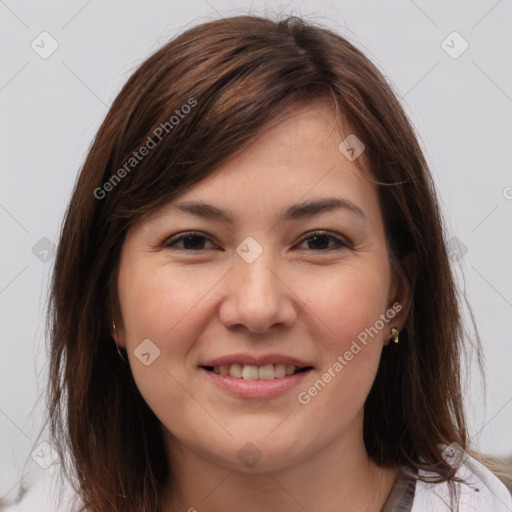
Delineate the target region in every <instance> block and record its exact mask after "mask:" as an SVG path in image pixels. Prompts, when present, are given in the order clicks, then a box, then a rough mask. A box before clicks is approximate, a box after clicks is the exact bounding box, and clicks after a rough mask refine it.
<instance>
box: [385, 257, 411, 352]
mask: <svg viewBox="0 0 512 512" xmlns="http://www.w3.org/2000/svg"><path fill="white" fill-rule="evenodd" d="M400 267H401V268H400ZM391 274H392V283H391V286H390V293H389V296H388V309H389V308H390V309H392V310H393V311H395V312H396V314H395V316H394V317H393V319H392V320H391V321H390V322H389V324H388V331H389V330H390V329H391V328H392V327H395V328H396V329H398V330H399V331H400V330H401V329H402V328H403V326H404V324H405V323H406V321H407V317H408V316H409V312H410V311H411V306H412V302H413V298H414V289H415V285H416V275H417V257H416V253H413V252H410V253H408V254H406V255H405V256H404V258H403V259H402V261H401V263H399V262H398V261H396V260H394V261H393V263H392V273H391ZM390 340H391V332H389V336H384V345H388V344H389V342H390Z"/></svg>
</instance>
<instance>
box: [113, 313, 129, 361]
mask: <svg viewBox="0 0 512 512" xmlns="http://www.w3.org/2000/svg"><path fill="white" fill-rule="evenodd" d="M112 327H113V328H114V335H115V338H114V342H115V344H116V348H117V353H118V354H119V357H120V358H121V359H122V360H123V361H124V362H125V363H127V362H128V361H127V360H126V359H125V357H124V356H123V354H121V351H120V350H119V345H118V344H117V331H116V324H115V323H114V322H112Z"/></svg>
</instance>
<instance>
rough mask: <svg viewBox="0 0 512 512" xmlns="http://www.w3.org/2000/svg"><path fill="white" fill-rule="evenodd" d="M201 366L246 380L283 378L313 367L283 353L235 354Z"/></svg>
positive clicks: (217, 372)
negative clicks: (260, 354) (261, 354)
mask: <svg viewBox="0 0 512 512" xmlns="http://www.w3.org/2000/svg"><path fill="white" fill-rule="evenodd" d="M200 367H201V368H203V369H205V370H207V371H210V372H213V373H216V374H220V375H224V376H229V377H232V378H234V379H244V380H273V379H281V378H283V377H287V376H291V375H294V374H296V373H301V372H305V371H307V370H310V369H312V368H313V366H312V365H311V364H309V363H307V362H305V361H301V360H299V359H296V358H293V357H289V356H285V355H281V354H267V355H264V356H251V355H248V354H233V355H230V356H225V357H221V358H217V359H213V360H210V361H207V362H206V363H205V364H201V365H200Z"/></svg>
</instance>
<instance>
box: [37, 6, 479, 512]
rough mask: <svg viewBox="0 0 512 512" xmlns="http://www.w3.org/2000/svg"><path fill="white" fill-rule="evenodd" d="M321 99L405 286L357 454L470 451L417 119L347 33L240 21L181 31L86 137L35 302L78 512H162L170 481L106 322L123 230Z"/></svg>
mask: <svg viewBox="0 0 512 512" xmlns="http://www.w3.org/2000/svg"><path fill="white" fill-rule="evenodd" d="M318 100H327V101H330V102H331V104H332V107H333V109H335V111H336V113H337V114H338V118H337V119H340V120H343V121H344V123H345V124H344V127H345V128H346V127H348V128H349V129H350V133H353V134H355V135H356V136H357V137H358V138H359V139H360V140H361V141H363V142H364V145H365V151H364V153H363V155H362V157H363V158H358V159H357V160H356V164H358V166H359V167H360V169H361V172H362V174H363V175H364V176H365V177H366V179H369V180H371V181H372V182H374V183H376V184H377V185H378V193H379V201H380V206H381V212H382V216H383V219H384V223H385V230H386V235H387V239H388V242H389V247H390V260H391V261H390V263H391V268H392V272H393V276H394V277H395V278H396V279H398V281H399V283H401V286H407V287H409V289H410V291H411V294H412V301H411V307H410V312H409V315H408V318H407V321H406V323H405V325H404V326H403V329H402V331H401V332H400V344H399V345H395V344H393V343H392V344H390V346H389V347H387V348H386V349H385V350H384V351H383V353H382V357H381V361H380V366H379V369H378V373H377V376H376V378H375V382H374V385H373V387H372V389H371V391H370V393H369V395H368V397H367V400H366V402H365V406H364V441H365V445H366V449H367V452H368V454H369V456H370V457H371V458H372V459H373V460H374V461H375V462H376V463H377V464H380V465H402V466H408V467H410V468H413V469H414V470H415V471H417V470H419V469H423V470H426V471H431V472H434V473H435V474H436V475H437V476H436V477H435V478H434V479H433V480H434V481H450V482H451V481H452V480H453V478H454V468H453V467H451V466H450V465H449V464H448V463H447V462H446V461H445V460H444V458H443V456H442V449H441V448H440V445H441V444H447V445H449V444H451V443H453V442H456V443H458V445H460V446H461V448H462V449H467V448H468V446H467V445H468V434H467V427H466V422H465V414H464V407H463V400H462V391H461V389H462V387H461V367H460V365H461V359H460V356H461V353H462V349H463V346H464V338H465V334H466V328H465V327H464V324H463V322H462V319H461V317H462V315H461V309H460V308H461V305H460V303H461V301H460V297H459V296H458V292H457V286H456V283H455V279H454V275H453V269H452V268H451V264H450V259H449V257H448V251H447V234H446V228H445V227H444V220H443V218H442V213H441V210H440V205H439V202H438V198H437V197H436V192H435V187H434V183H433V179H432V176H431V173H430V171H429V169H428V165H427V163H426V160H425V157H424V155H423V153H422V150H421V148H420V145H419V143H418V139H417V137H416V135H415V132H414V129H413V127H412V126H411V124H410V122H409V120H408V118H407V116H406V114H405V112H404V110H403V108H402V106H401V105H400V102H399V100H398V98H397V95H396V93H394V92H393V88H392V86H391V85H390V83H388V81H387V80H386V79H385V78H384V76H383V75H382V74H381V72H380V71H379V70H378V69H377V68H376V66H375V65H374V64H372V62H371V61H370V60H369V59H368V58H367V57H366V56H365V55H364V54H363V53H362V51H360V50H359V49H357V48H356V47H355V46H354V45H353V44H351V43H350V42H349V41H347V40H346V39H345V38H343V37H342V36H340V35H339V34H337V33H335V32H333V31H331V30H329V29H327V28H325V27H322V26H320V25H318V24H315V23H312V22H307V21H305V20H304V19H302V18H298V17H288V18H283V19H281V20H278V19H276V20H271V19H268V18H264V17H259V16H250V15H245V16H235V17H231V18H223V19H218V20H214V21H208V22H205V23H203V24H200V25H198V26H195V27H192V28H190V29H188V30H187V31H185V32H184V33H182V34H180V35H179V36H177V37H175V38H174V39H172V40H171V41H170V42H168V43H167V44H166V45H165V46H163V47H162V48H161V49H159V50H158V51H156V53H154V54H153V55H151V56H150V57H149V58H148V59H147V60H145V61H144V62H143V63H142V65H140V67H138V69H137V70H136V71H135V72H134V73H133V75H132V76H131V77H130V78H129V80H128V81H127V83H126V84H125V85H124V87H123V88H122V90H121V92H120V93H119V94H118V96H117V97H116V99H115V100H114V102H113V104H112V106H111V107H110V110H109V112H108V114H107V116H106V118H105V120H104V122H103V123H102V125H101V127H100V129H99V131H98V133H97V135H96V137H95V139H94V141H93V143H92V145H91V147H90V150H89V152H88V155H87V157H86V159H85V162H84V164H83V167H82V169H81V172H80V174H79V176H78V179H77V181H76V184H75V188H74V191H73V194H72V197H71V200H70V202H69V205H68V208H67V211H66V214H65V218H64V221H63V224H62V230H61V236H60V242H59V245H58V251H57V255H56V259H55V261H54V269H53V278H52V284H51V296H50V302H49V305H48V308H49V309H48V323H47V329H48V338H49V343H50V344H49V361H50V370H49V387H48V419H47V421H48V423H49V425H50V432H51V439H52V441H51V442H52V444H53V446H54V447H55V448H56V449H57V451H58V452H59V453H60V457H61V463H62V466H63V468H64V471H65V473H66V476H67V477H68V478H69V480H70V482H71V483H72V485H73V486H74V489H75V491H76V492H77V494H78V495H79V496H80V498H81V500H82V502H83V508H82V509H81V510H88V511H89V512H107V511H120V510H122V511H123V512H132V511H133V512H141V511H142V512H150V511H151V512H154V511H156V510H160V505H159V502H158V496H159V491H160V489H161V488H162V486H163V485H164V482H166V481H168V479H172V472H171V467H172V461H168V460H167V459H166V456H165V455H164V454H165V453H166V450H165V446H164V440H163V435H162V429H161V424H160V422H159V420H158V418H157V417H156V416H155V415H154V413H153V412H152V411H151V410H150V408H149V407H148V405H147V404H146V402H145V401H144V399H143V398H142V396H141V394H140V393H139V391H138V389H137V386H136V384H135V382H134V380H133V377H132V374H131V371H130V369H129V365H127V364H125V363H123V362H122V361H121V360H120V358H119V355H118V353H117V351H116V345H115V343H114V341H113V340H112V338H111V325H112V319H113V318H114V319H115V320H116V323H119V324H122V318H121V317H120V310H119V302H118V297H117V292H116V290H117V271H118V263H119V256H120V249H121V246H122V244H123V241H124V238H125V235H126V233H127V231H128V230H129V229H130V227H132V226H134V225H135V224H136V223H137V222H140V221H141V220H143V219H145V218H146V216H147V215H149V214H151V213H154V212H155V211H156V210H157V209H158V208H160V207H161V206H163V205H164V204H165V203H167V202H168V201H170V200H171V199H173V198H174V197H176V196H177V195H179V194H180V193H182V192H184V191H185V190H186V189H187V188H188V187H190V186H192V185H194V184H196V183H199V182H200V181H201V180H203V179H204V178H206V177H207V176H209V175H211V174H212V173H213V172H214V171H215V170H216V169H217V168H219V166H221V165H222V164H223V163H224V162H226V161H227V159H228V158H230V157H232V156H233V155H235V154H237V153H239V152H241V151H243V150H244V148H245V147H247V145H248V144H249V143H251V141H253V140H255V138H256V137H257V136H258V134H259V133H260V132H261V131H262V129H264V128H266V127H268V126H270V125H271V124H272V123H273V122H275V121H276V119H277V118H278V116H279V115H281V114H282V113H284V112H289V111H290V110H291V109H293V108H295V107H297V106H300V105H308V104H312V103H314V102H316V101H318ZM186 106H187V107H186ZM340 142H341V141H340ZM143 146H145V147H146V148H149V149H150V150H148V151H146V154H145V156H144V157H142V156H141V151H140V149H141V148H142V147H143ZM135 153H137V155H138V156H137V157H136V156H134V154H135ZM139 157H140V158H139ZM411 258H412V259H413V260H414V261H415V269H416V270H415V271H412V270H411V268H412V267H411V266H409V265H407V263H406V262H407V261H410V259H411ZM473 323H474V322H473ZM477 340H478V343H479V338H478V334H477Z"/></svg>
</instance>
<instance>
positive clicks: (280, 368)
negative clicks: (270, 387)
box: [213, 363, 297, 380]
mask: <svg viewBox="0 0 512 512" xmlns="http://www.w3.org/2000/svg"><path fill="white" fill-rule="evenodd" d="M295 370H297V367H296V366H295V365H293V364H265V365H263V366H254V365H252V364H244V365H242V364H238V363H235V364H231V365H227V366H214V367H213V371H214V372H215V373H220V374H221V375H229V376H230V377H233V378H235V379H245V380H258V379H259V380H272V379H279V378H281V377H284V376H285V375H292V374H293V373H295Z"/></svg>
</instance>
